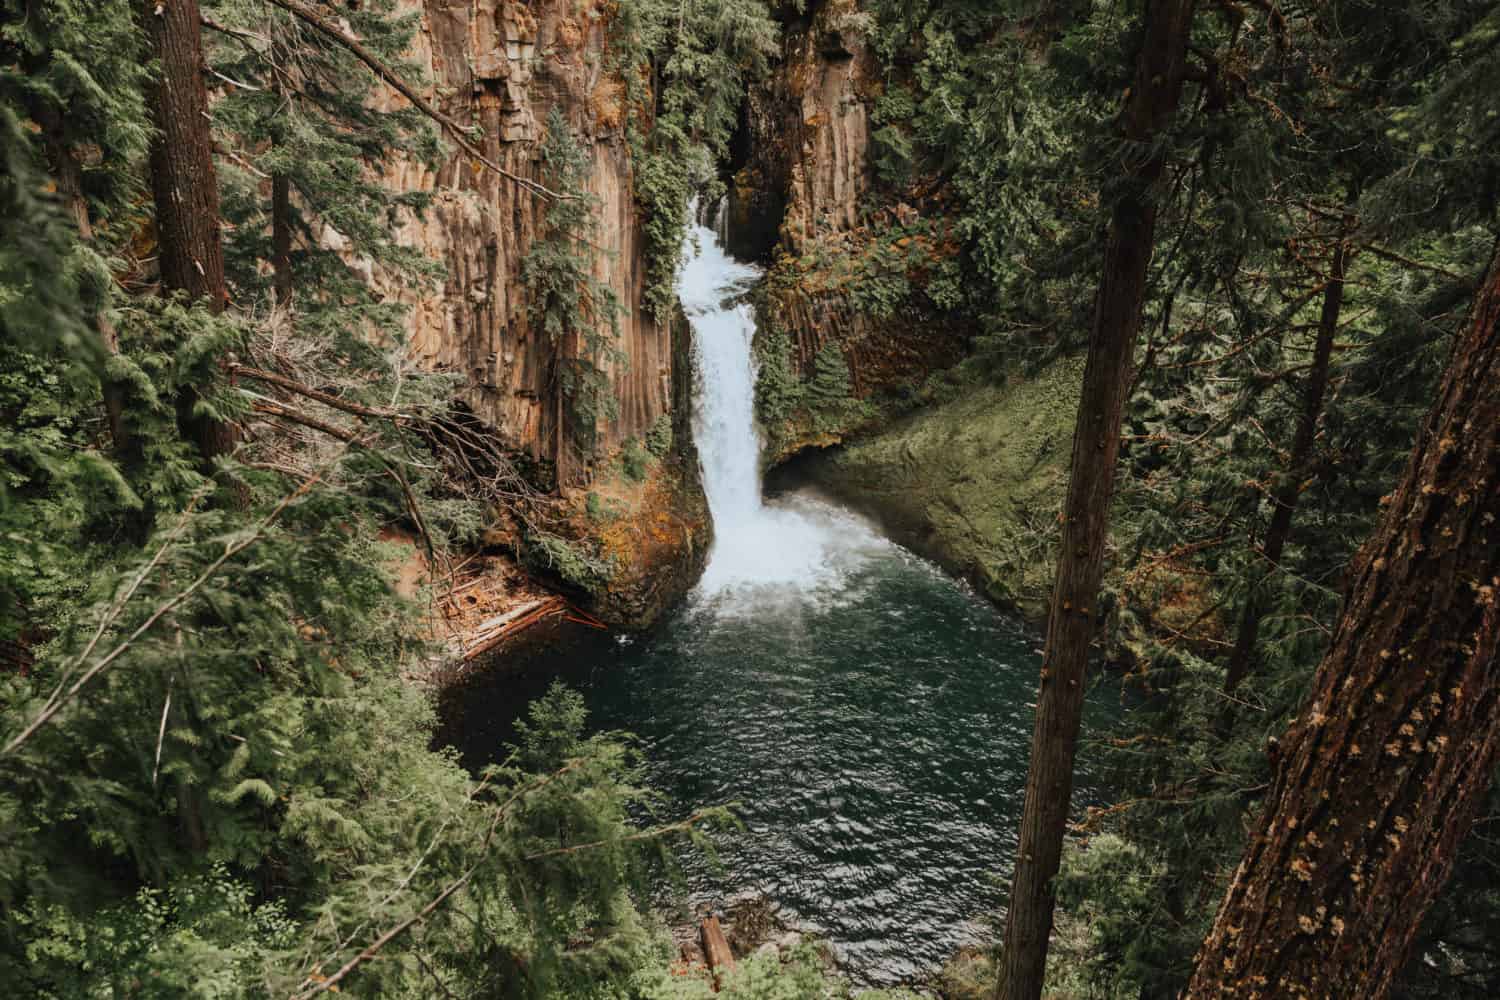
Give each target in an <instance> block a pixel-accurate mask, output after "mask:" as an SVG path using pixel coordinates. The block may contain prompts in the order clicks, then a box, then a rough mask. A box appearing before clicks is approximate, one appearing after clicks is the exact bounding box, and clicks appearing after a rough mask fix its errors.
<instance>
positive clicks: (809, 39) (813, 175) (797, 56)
mask: <svg viewBox="0 0 1500 1000" xmlns="http://www.w3.org/2000/svg"><path fill="white" fill-rule="evenodd" d="M857 9H858V5H857V4H856V3H855V0H825V2H822V3H817V2H813V3H809V4H807V12H806V14H797V13H795V12H793V11H792V10H791V9H790V5H787V9H786V10H785V11H784V13H785V14H786V15H787V18H788V20H787V21H786V22H785V24H784V27H783V34H782V63H781V65H780V67H779V68H778V70H777V72H776V73H775V74H774V75H773V76H772V77H771V79H770V80H768V81H767V82H766V83H765V84H763V85H761V86H759V87H757V88H754V89H753V90H752V92H751V93H750V95H749V101H748V108H747V119H746V125H747V127H746V129H745V130H744V131H745V135H744V136H743V138H742V141H743V143H744V146H745V148H744V150H743V152H742V159H743V160H744V166H743V168H742V169H741V171H740V173H739V174H738V175H737V176H736V178H735V183H734V185H733V186H732V188H731V206H732V210H733V218H732V223H733V224H732V226H731V236H733V235H734V234H735V233H736V232H740V233H745V234H748V237H747V238H748V240H749V241H754V240H755V239H756V236H757V234H762V233H763V234H765V235H766V236H770V237H771V239H770V240H765V239H762V240H761V241H760V242H759V245H754V243H753V242H747V243H745V244H742V245H740V246H737V247H732V249H735V250H736V251H737V252H739V253H742V254H746V255H755V256H759V255H764V254H766V253H768V252H769V251H770V249H771V243H772V242H774V240H775V239H776V238H778V237H779V239H780V244H781V248H782V249H783V250H785V251H786V252H788V253H791V254H800V253H802V252H803V251H804V250H805V249H807V247H808V246H809V245H810V243H811V242H812V241H814V240H816V239H817V238H818V237H819V236H828V235H833V234H837V233H843V232H850V231H852V230H854V229H856V228H858V227H859V225H860V220H859V207H860V202H861V200H862V199H863V198H864V196H865V195H866V194H867V193H868V192H869V190H870V180H871V172H870V163H869V144H870V112H869V106H868V105H869V102H870V101H873V93H872V87H871V84H872V82H873V81H876V80H878V79H879V66H878V64H877V63H876V61H875V58H874V56H873V55H872V54H871V52H870V50H869V47H868V45H867V44H866V43H865V41H864V39H863V37H862V36H861V35H860V34H859V33H858V32H857V31H853V30H850V28H849V27H848V25H849V23H850V19H851V18H852V17H853V16H854V15H855V14H856V13H857Z"/></svg>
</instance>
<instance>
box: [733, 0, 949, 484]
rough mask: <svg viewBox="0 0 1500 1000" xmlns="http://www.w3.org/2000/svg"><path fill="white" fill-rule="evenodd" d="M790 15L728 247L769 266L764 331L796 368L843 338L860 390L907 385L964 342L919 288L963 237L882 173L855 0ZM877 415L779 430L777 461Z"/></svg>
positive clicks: (893, 390) (757, 93)
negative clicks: (947, 231) (941, 227)
mask: <svg viewBox="0 0 1500 1000" xmlns="http://www.w3.org/2000/svg"><path fill="white" fill-rule="evenodd" d="M781 18H782V22H783V33H782V54H781V60H780V62H779V65H778V66H777V67H776V71H775V72H774V73H773V74H772V75H771V76H770V78H769V79H767V80H766V81H764V82H762V83H760V84H758V85H755V86H753V87H752V88H751V91H750V93H749V95H748V97H747V100H746V109H745V114H744V117H743V121H742V125H741V129H740V135H739V136H738V137H737V141H736V144H735V150H734V156H735V163H734V167H735V170H734V173H733V175H732V177H731V178H730V183H729V194H728V199H729V233H730V238H731V240H730V249H731V250H732V251H734V252H735V253H736V254H738V255H740V256H742V257H750V258H754V259H759V260H761V261H763V262H765V263H767V264H768V265H769V266H770V267H769V272H768V275H767V280H766V283H765V287H764V288H763V290H762V297H761V308H760V320H761V336H762V339H763V341H772V340H774V342H775V343H776V344H778V345H779V346H780V349H783V350H786V351H787V352H788V354H789V357H788V359H787V360H788V362H789V364H790V367H791V368H792V369H793V370H794V371H795V372H796V373H798V374H799V375H800V376H802V377H804V378H808V377H812V376H813V375H814V373H815V370H816V369H817V368H818V362H819V356H820V355H824V358H823V366H824V370H825V372H826V370H827V365H828V361H827V357H828V355H827V352H828V351H829V349H830V347H832V348H836V349H837V351H838V353H839V355H840V356H842V358H843V361H844V364H845V366H846V367H847V369H848V374H849V391H850V393H851V395H852V396H853V397H854V399H856V400H860V401H868V400H872V399H876V398H879V397H882V396H888V395H891V394H897V395H904V394H909V393H910V391H911V390H912V389H913V388H914V387H915V386H916V385H918V384H920V382H921V381H922V380H923V379H924V378H925V377H926V376H927V374H929V373H931V372H933V371H936V370H939V369H941V368H945V367H947V366H949V365H951V364H953V363H955V362H956V361H958V360H959V358H961V357H962V355H963V352H964V350H965V347H966V343H967V331H964V330H962V329H957V328H956V327H955V325H954V324H953V322H952V321H951V319H949V318H946V317H944V316H942V315H941V314H940V311H938V310H934V309H933V308H932V304H931V302H930V301H928V299H927V297H926V296H925V294H924V293H923V292H921V291H920V290H917V289H916V285H918V284H920V282H921V280H922V276H923V274H922V272H923V270H924V267H926V266H927V264H928V263H930V262H931V261H934V260H937V259H939V258H941V256H943V255H944V254H952V253H956V252H957V247H956V245H953V244H952V243H951V241H947V240H946V239H945V238H944V237H942V235H941V233H940V232H939V231H937V230H933V229H932V228H931V227H929V226H926V223H925V220H924V219H923V218H922V213H921V212H920V211H919V210H918V208H914V207H913V206H912V205H911V204H908V203H907V200H906V199H907V192H904V191H897V190H891V189H889V188H887V187H885V186H882V185H881V184H880V183H879V182H878V180H877V178H876V175H875V171H874V169H873V167H872V164H871V137H872V133H873V129H874V125H873V123H872V120H871V114H872V109H873V107H874V105H875V102H876V100H877V99H878V98H879V96H880V94H881V92H882V88H883V86H884V84H883V80H884V70H883V68H882V67H881V65H880V63H879V61H878V60H877V59H876V57H875V54H874V53H873V52H872V51H871V49H870V45H869V43H868V41H867V39H866V38H865V35H864V31H865V29H866V27H867V23H866V18H865V15H862V14H861V13H860V11H859V7H858V3H857V2H856V0H822V2H817V0H813V2H809V3H808V4H807V5H806V9H805V11H801V12H799V11H797V10H796V9H795V7H793V6H792V5H790V4H785V5H783V6H782V8H781ZM903 288H904V289H905V292H902V291H901V290H902V289H903ZM762 346H763V348H764V347H765V345H764V344H763V345H762ZM762 360H763V370H764V369H765V368H766V367H767V366H766V365H765V364H764V360H765V359H764V355H763V357H762ZM876 413H877V411H876V410H874V409H871V408H869V407H843V408H841V409H840V413H839V414H838V415H837V416H832V417H830V416H828V415H823V416H819V415H816V414H808V415H804V416H803V417H802V418H800V419H794V420H792V421H789V422H788V423H787V425H786V426H768V427H766V432H767V434H766V436H767V439H768V443H769V444H770V446H771V447H770V449H769V455H768V458H769V460H770V461H772V462H775V461H779V460H780V459H782V458H785V457H786V456H788V455H790V454H792V453H794V452H796V451H798V450H800V449H801V448H804V447H808V446H822V445H828V444H832V443H835V442H837V441H838V440H841V439H842V438H843V436H844V435H845V434H847V433H849V432H851V431H853V430H855V429H857V428H859V427H862V426H866V425H868V424H869V422H870V419H871V418H872V416H875V415H876Z"/></svg>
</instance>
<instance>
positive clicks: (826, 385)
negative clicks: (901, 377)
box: [755, 330, 871, 446]
mask: <svg viewBox="0 0 1500 1000" xmlns="http://www.w3.org/2000/svg"><path fill="white" fill-rule="evenodd" d="M755 358H756V378H755V412H756V417H757V419H758V420H759V422H760V425H761V427H762V429H763V430H764V431H765V432H766V434H767V435H768V436H769V437H770V438H771V439H772V444H773V446H774V445H775V443H776V442H777V441H779V440H780V439H781V438H782V436H783V435H785V434H787V433H788V432H789V431H790V429H791V428H792V427H795V426H805V427H807V428H809V429H811V430H812V431H814V432H815V433H819V434H837V433H840V432H842V431H845V430H847V429H849V428H850V427H851V426H853V425H855V424H857V423H859V422H860V421H861V420H863V419H865V418H867V417H868V416H869V415H870V413H871V407H870V404H868V403H866V402H864V401H863V400H860V399H858V398H856V397H855V395H854V385H853V382H852V380H851V379H850V377H849V363H848V361H847V360H846V359H845V358H844V352H843V351H842V350H840V349H839V346H838V344H836V343H834V342H833V341H831V340H830V341H829V342H828V343H826V344H824V345H823V348H822V350H820V351H819V352H818V353H817V355H816V356H815V357H814V358H813V364H812V371H811V372H810V373H808V376H807V377H806V378H805V379H804V378H803V377H802V375H801V373H800V372H799V371H798V366H797V364H796V361H795V359H794V358H793V357H792V344H791V341H790V339H788V337H787V336H786V334H784V333H782V332H781V331H779V330H772V331H771V332H769V333H762V334H761V335H760V336H759V337H757V338H756V343H755Z"/></svg>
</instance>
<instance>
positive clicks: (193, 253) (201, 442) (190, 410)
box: [141, 0, 238, 460]
mask: <svg viewBox="0 0 1500 1000" xmlns="http://www.w3.org/2000/svg"><path fill="white" fill-rule="evenodd" d="M141 24H142V26H143V28H144V29H145V33H146V38H147V40H148V41H149V43H150V46H151V53H152V55H153V56H154V57H155V58H156V60H157V62H158V63H159V68H160V75H159V76H158V77H157V80H156V83H155V85H154V86H153V87H152V88H151V93H150V95H149V97H150V101H151V108H152V116H153V119H154V121H155V124H156V129H157V134H156V136H155V137H154V138H153V140H152V143H151V194H152V200H153V201H154V203H155V206H156V240H157V253H158V259H159V266H160V269H161V280H162V286H163V288H164V289H166V290H168V291H183V292H186V293H187V294H188V296H189V297H190V298H193V299H203V300H205V302H206V304H207V306H208V308H209V309H210V310H212V311H213V312H216V313H217V312H222V311H223V310H224V306H225V305H226V303H227V302H228V299H229V292H228V286H227V285H226V284H225V281H224V248H223V244H222V242H221V239H220V224H219V184H218V178H217V177H216V176H215V175H214V163H213V143H212V135H211V133H210V131H209V117H208V90H207V88H206V87H205V86H204V84H203V65H204V63H203V42H202V37H201V34H200V32H201V29H200V26H199V15H198V0H145V3H144V10H143V12H142V17H141ZM196 408H197V394H196V393H194V392H192V391H191V390H189V391H186V392H184V393H183V395H182V398H181V399H179V401H178V422H179V423H180V424H181V425H182V428H183V432H184V433H185V434H186V435H187V436H188V437H189V438H191V439H192V440H193V441H194V443H196V444H197V446H198V450H199V453H200V454H202V455H203V457H204V458H205V459H207V460H212V459H213V458H215V457H216V456H219V455H224V454H228V453H229V452H230V451H232V450H233V449H234V446H235V443H236V441H237V438H238V435H237V434H236V432H235V427H234V425H233V424H231V423H228V422H226V421H222V420H214V419H211V418H205V417H202V416H199V415H197V414H196V413H195V412H194V411H195V410H196Z"/></svg>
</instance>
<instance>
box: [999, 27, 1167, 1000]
mask: <svg viewBox="0 0 1500 1000" xmlns="http://www.w3.org/2000/svg"><path fill="white" fill-rule="evenodd" d="M1192 18H1193V0H1152V2H1151V4H1150V6H1149V8H1148V11H1147V24H1146V31H1145V36H1144V37H1143V39H1142V41H1141V49H1140V52H1139V54H1138V56H1137V66H1136V76H1135V84H1134V86H1133V87H1132V89H1131V92H1130V96H1129V97H1128V99H1127V104H1126V107H1125V112H1124V118H1123V124H1124V129H1123V132H1124V139H1125V142H1124V143H1123V144H1122V149H1123V151H1124V157H1125V164H1124V166H1125V169H1126V175H1127V181H1128V189H1127V191H1126V192H1125V193H1124V194H1123V195H1122V196H1121V197H1120V199H1119V201H1118V202H1117V203H1116V205H1115V209H1114V214H1113V218H1112V220H1111V223H1110V231H1109V243H1108V246H1107V247H1106V249H1105V256H1104V269H1103V272H1102V275H1101V280H1100V284H1099V292H1098V297H1097V299H1096V301H1095V311H1094V326H1093V331H1092V335H1091V338H1090V341H1089V356H1088V364H1087V366H1086V367H1085V369H1084V376H1083V391H1082V394H1081V396H1080V398H1079V404H1078V424H1077V429H1076V430H1075V431H1074V435H1073V458H1072V468H1071V475H1070V479H1069V483H1068V495H1067V499H1066V501H1065V506H1064V510H1063V526H1062V546H1061V552H1060V553H1059V556H1058V561H1057V578H1056V583H1055V585H1054V587H1053V592H1052V608H1051V613H1050V616H1049V618H1048V621H1047V649H1046V653H1045V655H1044V657H1043V662H1042V672H1041V688H1040V690H1039V692H1038V694H1037V708H1036V724H1035V728H1034V730H1033V733H1032V740H1031V766H1030V770H1029V771H1028V773H1027V776H1026V804H1025V808H1024V811H1023V812H1022V815H1021V836H1020V843H1019V845H1018V848H1017V851H1016V861H1015V875H1014V879H1013V881H1012V884H1011V893H1010V907H1009V914H1008V917H1007V920H1006V925H1005V953H1004V956H1003V960H1002V961H1003V965H1002V968H1001V976H1000V982H999V986H998V987H997V989H996V996H997V997H999V998H1001V1000H1006V998H1008V1000H1036V998H1038V997H1040V996H1041V992H1042V980H1043V975H1044V973H1045V970H1046V962H1047V944H1048V939H1049V937H1050V935H1051V933H1052V910H1053V892H1052V879H1053V877H1054V876H1055V875H1056V874H1057V869H1058V865H1059V863H1060V861H1061V858H1062V842H1063V834H1064V832H1065V830H1066V826H1067V819H1068V801H1069V799H1070V798H1071V797H1072V792H1073V756H1074V750H1075V747H1076V743H1077V740H1078V725H1079V720H1080V718H1081V716H1082V711H1083V680H1084V670H1085V668H1086V667H1087V665H1088V656H1089V646H1090V645H1091V643H1092V640H1093V635H1094V629H1095V624H1096V622H1097V620H1098V615H1097V602H1098V597H1099V583H1100V579H1101V576H1102V574H1103V565H1104V545H1105V540H1106V537H1107V535H1108V530H1109V504H1110V498H1111V496H1112V495H1113V493H1114V482H1115V460H1116V458H1117V457H1118V455H1119V450H1120V421H1121V415H1122V412H1123V409H1124V404H1125V396H1126V394H1127V391H1128V386H1129V384H1130V373H1131V363H1132V360H1133V355H1134V351H1135V342H1136V338H1137V335H1138V334H1139V332H1140V325H1141V306H1142V303H1143V301H1144V298H1145V293H1146V277H1147V267H1148V265H1149V264H1150V261H1151V253H1152V248H1153V245H1154V242H1155V232H1156V203H1155V198H1154V193H1155V192H1154V190H1153V189H1154V188H1155V186H1156V182H1157V181H1158V180H1159V179H1160V177H1161V174H1162V171H1163V169H1164V167H1165V162H1164V157H1165V154H1164V153H1163V151H1162V148H1161V144H1160V142H1159V139H1160V135H1161V132H1162V131H1163V129H1164V128H1165V127H1166V126H1167V125H1168V123H1169V122H1170V120H1171V118H1172V115H1173V114H1174V113H1175V112H1176V110H1177V105H1178V102H1179V101H1180V99H1181V96H1182V86H1183V74H1184V70H1185V62H1186V55H1187V42H1188V36H1189V34H1190V30H1191V27H1192Z"/></svg>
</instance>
